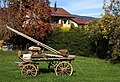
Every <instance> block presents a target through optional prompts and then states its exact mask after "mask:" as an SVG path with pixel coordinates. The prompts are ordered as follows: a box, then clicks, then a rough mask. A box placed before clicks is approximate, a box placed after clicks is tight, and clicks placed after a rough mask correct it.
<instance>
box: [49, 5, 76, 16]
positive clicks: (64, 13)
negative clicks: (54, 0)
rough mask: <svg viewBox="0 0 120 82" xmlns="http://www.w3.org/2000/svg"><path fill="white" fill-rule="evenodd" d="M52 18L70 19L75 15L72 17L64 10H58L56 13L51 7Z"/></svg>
mask: <svg viewBox="0 0 120 82" xmlns="http://www.w3.org/2000/svg"><path fill="white" fill-rule="evenodd" d="M51 11H52V14H51V16H52V17H54V16H55V17H68V18H74V16H73V15H71V14H70V13H69V12H67V11H66V10H64V9H63V8H57V11H56V12H55V10H54V7H51Z"/></svg>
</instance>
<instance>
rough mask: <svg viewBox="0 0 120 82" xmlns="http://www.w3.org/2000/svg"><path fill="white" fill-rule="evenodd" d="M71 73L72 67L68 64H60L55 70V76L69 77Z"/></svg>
mask: <svg viewBox="0 0 120 82" xmlns="http://www.w3.org/2000/svg"><path fill="white" fill-rule="evenodd" d="M72 73H73V67H72V65H71V64H70V63H69V62H60V63H59V64H58V65H57V66H56V68H55V74H56V76H59V75H62V76H63V75H68V76H71V75H72Z"/></svg>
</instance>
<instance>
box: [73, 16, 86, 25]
mask: <svg viewBox="0 0 120 82" xmlns="http://www.w3.org/2000/svg"><path fill="white" fill-rule="evenodd" d="M71 20H72V21H74V22H75V23H77V24H78V25H84V24H85V23H86V22H87V20H82V19H78V18H71Z"/></svg>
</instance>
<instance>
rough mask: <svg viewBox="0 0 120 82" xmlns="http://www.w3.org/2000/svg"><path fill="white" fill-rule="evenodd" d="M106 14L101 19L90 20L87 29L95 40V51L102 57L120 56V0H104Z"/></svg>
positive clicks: (116, 58)
mask: <svg viewBox="0 0 120 82" xmlns="http://www.w3.org/2000/svg"><path fill="white" fill-rule="evenodd" d="M103 9H104V10H105V14H104V15H102V18H101V19H98V20H95V21H93V22H89V23H88V25H87V27H86V30H87V31H88V33H89V37H90V38H92V40H93V44H94V46H93V48H94V52H95V53H96V54H97V55H98V57H100V58H109V59H110V60H119V59H120V58H119V57H120V1H118V0H111V1H109V2H106V0H104V6H103Z"/></svg>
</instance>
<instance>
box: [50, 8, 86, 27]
mask: <svg viewBox="0 0 120 82" xmlns="http://www.w3.org/2000/svg"><path fill="white" fill-rule="evenodd" d="M51 11H52V13H51V22H50V23H51V25H52V27H53V28H59V27H69V28H71V27H72V26H74V27H78V26H79V25H84V24H85V22H86V21H83V20H79V19H77V18H75V17H74V16H73V15H71V14H70V13H69V12H67V11H66V10H65V9H63V8H55V7H51Z"/></svg>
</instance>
